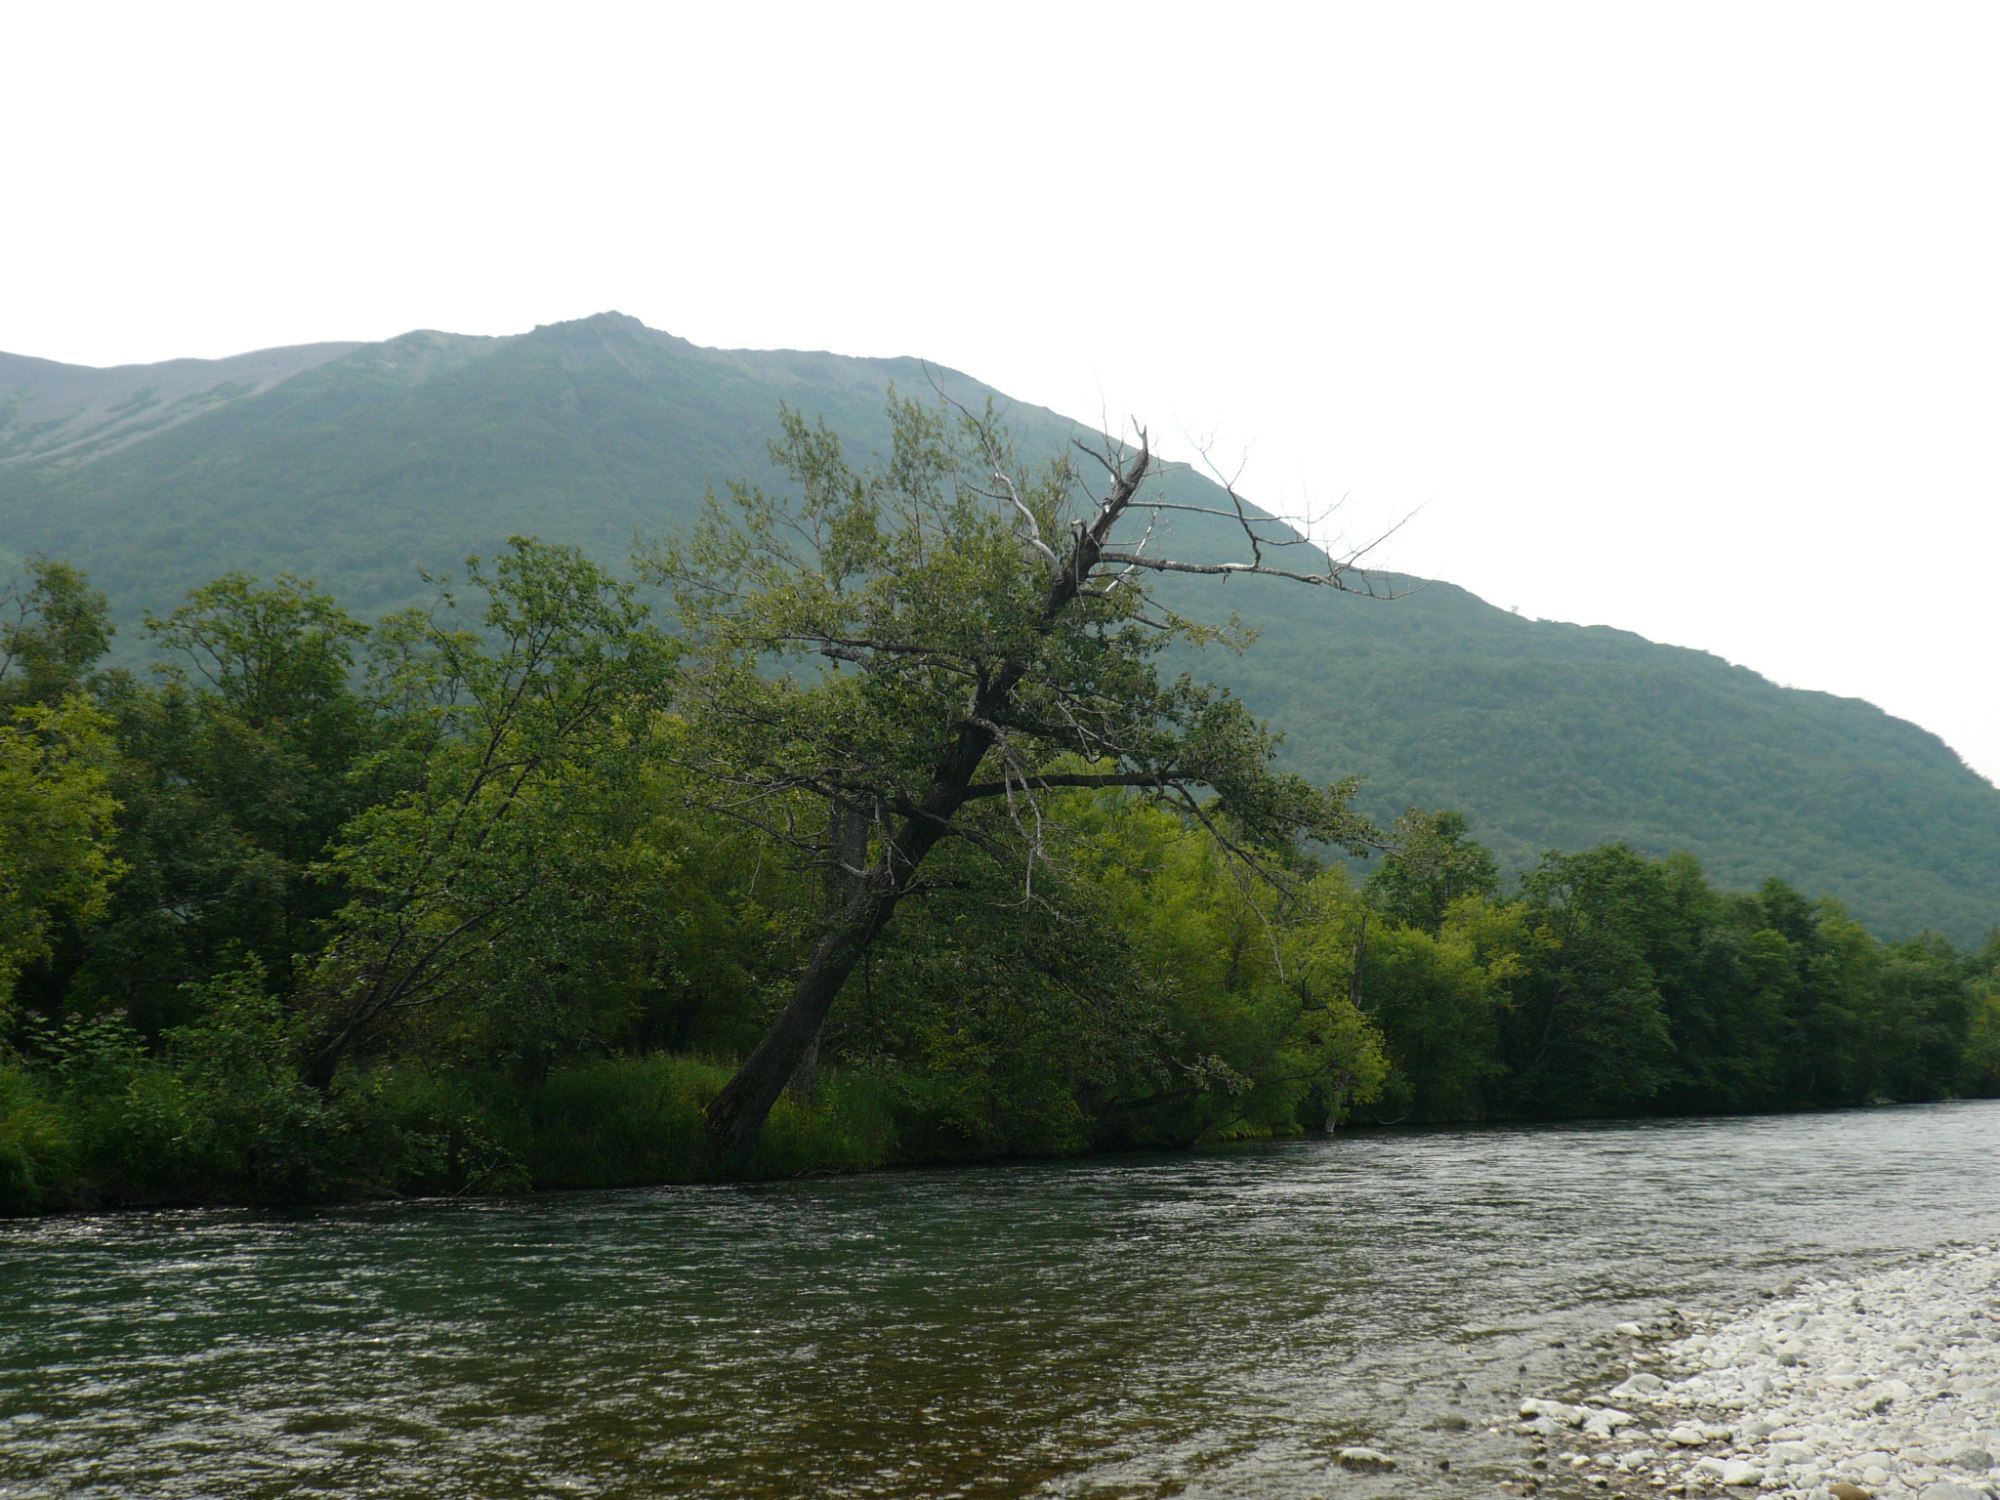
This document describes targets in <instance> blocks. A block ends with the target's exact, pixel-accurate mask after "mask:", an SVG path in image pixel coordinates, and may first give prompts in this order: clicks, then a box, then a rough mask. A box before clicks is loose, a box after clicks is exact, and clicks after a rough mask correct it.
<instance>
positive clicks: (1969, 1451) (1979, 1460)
mask: <svg viewBox="0 0 2000 1500" xmlns="http://www.w3.org/2000/svg"><path fill="white" fill-rule="evenodd" d="M1951 1461H1952V1463H1953V1464H1954V1465H1955V1466H1956V1467H1958V1468H1961V1469H1990V1468H1992V1467H1993V1455H1992V1454H1990V1453H1988V1452H1987V1451H1986V1450H1985V1449H1984V1448H1972V1447H1966V1448H1961V1449H1959V1450H1958V1452H1956V1453H1954V1454H1952V1456H1951Z"/></svg>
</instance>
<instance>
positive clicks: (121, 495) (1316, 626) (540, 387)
mask: <svg viewBox="0 0 2000 1500" xmlns="http://www.w3.org/2000/svg"><path fill="white" fill-rule="evenodd" d="M929 378H930V376H929V375H928V374H927V372H926V370H925V368H924V367H923V366H922V365H921V364H920V363H919V362H917V361H915V360H864V359H850V358H844V357H841V356H836V355H829V354H812V353H794V352H748V351H722V350H710V349H700V348H697V347H695V346H694V345H692V344H689V343H687V342H686V341H684V340H681V339H677V338H674V337H672V336H671V335H668V334H664V333H659V332H656V331H654V330H650V329H646V328H644V327H643V326H641V325H640V324H638V323H637V322H636V321H634V320H632V319H630V318H625V317H621V316H619V315H617V314H603V315H600V316H598V317H595V318H588V319H583V320H580V321H578V322H573V323H564V324H554V325H550V326H547V327H543V328H538V329H536V330H534V331H533V332H532V333H527V334H521V335H516V336H512V337H507V338H471V337H462V336H458V335H452V334H443V333H431V332H420V333H411V334H407V335H404V336H403V337H401V338H398V339H392V340H389V341H387V342H384V343H379V344H365V345H350V344H321V345H312V346H305V347H301V348H297V349H281V350H270V351H264V352H261V353H257V354H250V355H243V356H239V357H237V358H235V359H231V360H218V361H195V360H182V361H174V362H171V363H168V364H163V365H153V366H127V367H122V368H119V369H115V370H103V371H99V370H85V369H81V368H79V367H75V366H64V365H58V364H53V363H50V362H48V361H44V360H35V359H26V358H20V357H16V356H6V355H0V563H5V562H8V561H11V560H12V558H13V557H18V556H21V555H25V554H28V553H30V552H37V551H39V552H45V553H49V554H51V555H54V556H59V557H64V558H67V559H70V560H72V561H74V562H76V563H77V564H79V565H81V566H83V567H85V568H87V569H89V571H90V573H91V576H92V578H93V580H94V581H95V582H96V583H97V584H98V585H99V586H100V587H102V588H104V589H105V590H106V591H107V592H108V593H109V594H110V595H111V598H112V602H113V605H114V608H115V610H116V612H117V613H118V615H119V617H120V619H121V620H122V621H124V622H125V623H126V626H127V630H126V640H125V649H126V651H127V652H130V651H131V650H132V649H133V647H134V638H135V632H134V631H133V630H132V629H131V625H132V623H133V622H135V621H136V619H137V617H138V614H139V611H140V610H141V609H142V608H151V609H155V610H159V609H164V608H166V607H168V606H170V605H171V604H172V603H173V602H174V601H175V600H177V599H178V598H179V596H180V595H181V593H182V592H183V591H185V590H186V589H187V588H188V587H190V586H193V585H195V584H197V583H201V582H204V581H206V580H207V579H209V578H211V577H213V576H214V575H215V574H217V573H220V572H222V571H224V570H226V569H230V568H242V569H246V570H248V571H251V572H254V573H260V574H271V573H275V572H278V571H285V570H288V571H293V572H298V573H301V574H305V575H307V576H310V577H314V578H316V579H317V580H319V582H320V583H321V584H323V585H325V586H326V587H327V588H329V589H330V590H332V591H333V592H334V593H336V594H337V595H339V596H340V597H341V598H342V599H343V600H344V601H345V602H346V603H348V604H349V605H350V606H351V607H353V608H355V609H357V610H360V611H363V612H375V611H380V610H384V609H387V608H391V607H394V606H397V605H400V604H403V603H408V602H412V601H415V600H418V599H421V598H424V597H426V596H427V594H428V589H427V588H426V587H425V586H424V585H423V584H422V583H421V582H420V580H419V579H418V576H417V574H418V570H419V569H420V568H429V569H433V570H436V569H451V568H453V567H455V566H457V565H458V563H459V562H460V560H461V559H462V558H463V557H464V556H465V554H466V553H468V552H484V553H490V552H492V551H493V550H495V549H496V548H497V547H498V546H499V545H500V544H501V543H502V541H503V540H504V539H505V538H506V537H507V536H508V535H509V534H512V533H520V532H525V533H533V534H538V535H541V536H543V537H546V538H549V539H551V540H557V541H566V542H573V543H576V544H578V545H581V546H583V547H585V548H587V549H589V550H590V551H592V552H593V553H596V554H597V555H599V556H601V557H603V558H605V559H607V560H614V561H615V560H617V559H619V558H621V557H622V556H623V555H624V554H625V553H626V552H627V551H628V549H629V548H630V545H631V543H632V540H633V537H634V536H635V534H638V535H651V534H656V533H658V532H659V531H661V530H663V529H665V528H667V527H669V526H672V525H674V524H676V523H677V522H679V521H681V520H683V519H685V518H686V517H688V516H689V515H690V514H691V512H692V509H693V507H694V505H695V504H696V502H697V501H698V500H699V498H700V496H701V493H702V491H703V488H704V487H705V486H706V485H709V484H711V483H713V484H717V485H720V484H721V483H722V482H724V481H726V480H728V479H730V478H732V477H740V476H748V477H751V478H756V479H762V478H764V477H765V474H766V470H767V465H766V459H765V451H764V448H765V442H766V440H767V439H768V438H769V437H771V436H772V435H774V434H775V433H776V431H777V430H778V408H779V403H780V402H788V403H790V404H791V405H792V406H794V407H796V408H798V409H801V410H803V411H806V412H815V413H822V414H824V415H825V417H826V418H827V420H828V421H829V422H830V423H831V424H832V425H833V426H834V427H836V428H837V429H839V430H840V431H841V432H842V433H843V434H845V435H847V436H848V437H849V439H850V440H851V441H852V442H853V443H854V444H855V445H856V446H857V447H860V448H862V449H866V448H869V447H874V446H879V445H880V444H881V443H882V442H883V440H884V437H885V434H886V430H887V429H886V423H885V421H884V418H883V411H882V393H883V390H884V389H885V387H886V386H887V385H888V384H889V383H891V382H894V383H896V384H897V385H898V386H899V387H900V388H901V389H902V390H904V391H905V392H906V393H916V394H919V395H921V394H923V393H924V392H925V391H926V390H927V389H928V385H927V382H928V380H929ZM936 378H937V379H938V380H940V381H941V382H943V383H945V384H946V386H947V388H948V389H950V390H951V391H952V393H953V394H954V395H957V396H959V397H960V398H962V399H967V400H969V401H974V402H977V401H980V400H983V399H984V398H985V396H986V395H987V394H989V392H988V391H987V390H986V388H985V387H983V386H980V385H979V384H978V383H977V382H974V381H972V380H969V379H967V378H965V377H963V376H959V375H957V374H955V373H952V372H948V371H945V372H938V373H937V375H936ZM1011 419H1012V422H1013V425H1014V427H1015V430H1016V432H1017V433H1018V434H1019V435H1020V437H1021V438H1022V440H1023V443H1024V445H1026V446H1028V447H1030V448H1035V449H1047V448H1053V447H1055V446H1056V445H1058V444H1059V443H1060V442H1062V441H1063V440H1064V439H1065V438H1066V436H1067V434H1068V432H1069V431H1070V424H1068V423H1067V422H1066V421H1064V420H1063V419H1060V418H1058V417H1056V416H1055V415H1053V414H1052V413H1049V412H1046V411H1042V410H1040V409H1038V408H1028V407H1016V408H1012V409H1011ZM1175 483H1177V484H1178V485H1180V486H1183V487H1185V488H1186V489H1187V491H1188V493H1189V494H1190V495H1192V494H1195V493H1197V492H1199V491H1200V490H1202V489H1203V488H1204V484H1203V481H1201V480H1200V479H1198V478H1197V477H1195V476H1192V475H1183V476H1180V477H1179V478H1178V479H1177V480H1176V481H1175ZM1210 493H1212V491H1210ZM1183 540H1184V544H1186V545H1199V542H1200V538H1198V537H1185V538H1184V539H1183ZM1182 592H1183V594H1184V596H1185V597H1186V598H1187V599H1188V603H1189V607H1190V608H1193V609H1200V610H1205V611H1208V612H1211V613H1213V612H1219V611H1222V610H1226V609H1228V608H1234V609H1237V610H1239V611H1240V612H1241V613H1242V615H1243V617H1244V619H1245V620H1246V621H1248V622H1250V623H1252V624H1255V625H1257V626H1259V627H1261V628H1262V630H1263V632H1264V637H1263V639H1262V641H1261V642H1260V643H1259V644H1258V646H1257V647H1256V648H1255V649H1254V650H1253V651H1251V652H1250V653H1248V654H1246V655H1244V656H1241V657H1236V656H1230V655H1227V654H1217V655H1215V656H1214V657H1213V658H1212V660H1210V661H1209V662H1206V663H1203V664H1200V665H1199V669H1200V670H1203V671H1206V672H1208V673H1210V674H1212V675H1214V676H1216V677H1217V678H1219V679H1220V680H1222V681H1225V682H1227V683H1229V684H1231V685H1232V686H1234V687H1235V688H1236V689H1237V690H1238V691H1239V692H1241V693H1242V694H1243V696H1244V697H1245V698H1247V699H1248V700H1249V701H1250V703H1251V704H1252V706H1253V707H1255V708H1256V709H1257V710H1258V711H1259V712H1261V713H1263V714H1265V715H1266V716H1268V717H1269V718H1271V719H1272V720H1273V721H1274V722H1275V723H1276V724H1277V725H1279V726H1280V727H1281V728H1283V729H1284V730H1285V731H1286V733H1287V735H1288V745H1287V754H1288V757H1289V758H1290V760H1291V761H1292V762H1293V764H1294V765H1295V766H1296V767H1297V768H1299V769H1301V770H1305V771H1309V772H1311V773H1313V774H1316V775H1322V776H1336V775H1345V774H1348V773H1359V774H1361V775H1363V776H1365V777H1366V778H1367V784H1366V788H1365V791H1364V794H1363V804H1364V806H1366V807H1367V808H1368V809H1369V810H1370V811H1372V812H1375V813H1376V814H1378V815H1382V816H1388V815H1393V813H1394V812H1395V811H1396V810H1398V809H1399V808H1401V807H1402V806H1404V805H1406V804H1409V803H1413V802H1414V803H1418V804H1422V805H1426V806H1431V807H1456V808H1459V809H1461V810H1463V811H1464V812H1465V813H1467V814H1468V815H1469V816H1470V817H1471V819H1472V820H1473V824H1474V828H1475V832H1476V833H1477V835H1478V836H1479V837H1481V838H1482V839H1484V840H1485V841H1487V842H1488V843H1490V844H1492V845H1493V846H1494V847H1495V849H1496V850H1497V851H1498V852H1499V853H1500V854H1501V855H1502V856H1503V857H1504V858H1505V859H1506V860H1507V861H1508V862H1510V863H1512V864H1514V865H1517V866H1518V865H1523V864H1526V863H1529V862H1531V861H1532V860H1533V859H1534V858H1536V857H1537V856H1538V855H1539V854H1540V853H1541V852H1542V851H1543V850H1545V849H1548V848H1552V847H1560V848H1567V849H1580V848H1584V847H1587V846H1590V845H1593V844H1596V843H1600V842H1603V841H1605V840H1607V839H1616V838H1624V839H1628V840H1630V841H1631V842H1632V843H1634V844H1635V845H1637V846H1638V847H1640V848H1642V849H1645V850H1648V851H1653V852H1666V851H1669V850H1673V849H1687V850H1690V851H1692V852H1693V853H1695V854H1696V855H1698V856H1699V857H1700V858H1701V860H1702V861H1703V863H1704V864H1705V865H1706V866H1707V867H1708V868H1709V870H1710V871H1711V872H1712V874H1713V875H1714V876H1715V877H1716V878H1717V879H1718V881H1720V882H1721V883H1723V884H1737V885H1742V884H1751V883H1754V882H1756V881H1758V880H1761V879H1762V878H1764V877H1765V876H1767V875H1772V874H1776V875H1781V876H1784V877H1785V878H1787V879H1789V880H1792V881H1793V882H1795V883H1796V884H1798V885H1800V886H1801V887H1802V888H1803V889H1805V890H1807V891H1808V892H1811V893H1821V892H1825V893H1831V894H1834V895H1837V896H1839V897H1840V898H1841V899H1842V900H1844V901H1846V902H1847V903H1848V904H1849V905H1850V906H1851V907H1852V908H1853V909H1854V911H1855V912H1856V913H1857V914H1858V915H1860V916H1861V917H1862V918H1863V919H1864V920H1866V921H1867V922H1868V923H1869V924H1870V925H1871V926H1872V927H1874V928H1875V929H1876V930H1877V931H1878V932H1879V933H1881V934H1882V935H1883V936H1886V937H1898V936H1904V935H1907V934H1908V933H1910V932H1913V931H1915V930H1916V929H1917V928H1919V927H1921V926H1925V925H1929V926H1934V927H1937V928H1939V929H1941V930H1943V931H1944V932H1946V933H1947V934H1949V935H1950V936H1952V937H1953V938H1954V939H1956V940H1959V941H1972V940H1975V939H1977V938H1978V937H1979V936H1980V935H1981V934H1982V933H1983V932H1984V931H1985V930H1986V929H1987V928H1988V927H1989V926H1992V925H1993V924H1994V923H1996V922H2000V791H1996V790H1995V789H1994V788H1993V787H1992V786H1991V785H1989V784H1988V783H1987V782H1985V781H1984V780H1983V779H1982V778H1980V777H1979V776H1977V775H1975V774H1974V773H1973V772H1971V771H1969V770H1968V769H1967V768H1966V767H1965V766H1964V765H1963V764H1962V763H1961V762H1960V761H1959V759H1958V757H1957V756H1956V755H1954V754H1953V753H1952V751H1951V750H1950V749H1949V748H1948V747H1947V746H1945V745H1944V744H1943V742H1942V741H1940V740H1938V739H1937V738H1936V737H1935V736H1934V735H1931V734H1929V733H1927V732H1925V731H1924V730H1922V729H1919V728H1917V727H1916V726H1914V725H1911V724H1908V723H1904V722H1902V721H1900V720H1896V719H1892V718H1890V717H1889V716H1888V715H1886V714H1883V713H1882V712H1880V711H1879V710H1877V709H1875V708H1873V707H1872V706H1870V705H1868V704H1866V703H1862V702H1859V701H1856V700H1852V699H1841V698H1835V697H1831V696H1828V695H1826V694H1820V693H1809V692H1800V691H1795V690H1791V689H1786V688H1781V687H1778V686H1776V685H1775V684H1773V683H1770V682H1768V681H1766V680H1765V679H1763V678H1761V677H1759V676H1757V675H1756V674H1755V673H1753V672H1750V671H1748V670H1746V669H1743V668H1740V667H1732V666H1730V665H1728V664H1727V663H1725V662H1723V661H1721V660H1720V659H1718V658H1716V657H1713V656H1709V655H1707V654H1705V653H1701V652H1695V651H1688V650H1683V649H1680V648H1676V647H1670V646H1661V645H1657V644H1654V643H1651V642H1648V641H1645V640H1643V639H1641V638H1640V637H1638V636H1634V635H1631V634H1628V633H1625V632H1622V631H1616V630H1610V629H1606V628H1602V627H1592V628H1583V627H1578V626H1573V625H1563V624H1556V623H1552V622H1544V621H1538V620H1531V619H1525V618H1521V617H1517V616H1514V615H1511V614H1509V613H1507V612H1505V611H1502V610H1498V609H1495V608H1493V607H1492V606H1490V605H1487V604H1485V603H1483V602H1482V601H1480V600H1479V599H1477V598H1475V597H1474V596H1472V595H1470V594H1468V593H1466V592H1464V591H1463V590H1461V589H1457V588H1454V587H1452V586H1451V585H1449V584H1443V583H1437V584H1432V585H1430V586H1428V587H1426V588H1423V589H1421V590H1418V591H1417V592H1415V593H1413V594H1411V595H1409V596H1407V597H1404V598H1401V599H1396V600H1389V601H1382V600H1370V599H1357V598H1349V597H1342V596H1330V595H1328V594H1327V593H1326V592H1325V591H1322V590H1309V589H1303V588H1297V587H1287V586H1285V585H1283V584H1281V583H1277V582H1274V581H1272V580H1268V579H1259V580H1240V581H1236V582H1233V583H1230V584H1227V585H1222V584H1215V583H1211V582H1207V581H1202V582H1198V583H1190V584H1188V585H1187V586H1186V587H1185V588H1184V589H1183V591H1182Z"/></svg>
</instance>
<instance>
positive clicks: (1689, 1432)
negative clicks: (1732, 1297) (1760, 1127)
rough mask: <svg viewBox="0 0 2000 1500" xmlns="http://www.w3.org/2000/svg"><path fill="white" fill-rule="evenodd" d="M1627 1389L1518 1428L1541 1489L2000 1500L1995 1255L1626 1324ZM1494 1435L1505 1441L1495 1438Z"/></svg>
mask: <svg viewBox="0 0 2000 1500" xmlns="http://www.w3.org/2000/svg"><path fill="white" fill-rule="evenodd" d="M1611 1337H1612V1338H1614V1339H1616V1340H1618V1341H1622V1342H1625V1343H1627V1344H1629V1346H1630V1356H1629V1359H1628V1360H1627V1361H1626V1365H1625V1374H1624V1378H1623V1379H1622V1380H1620V1381H1619V1382H1618V1383H1617V1384H1615V1385H1611V1386H1609V1388H1607V1389H1605V1390H1603V1391H1601V1392H1596V1393H1592V1394H1590V1395H1587V1396H1585V1397H1584V1399H1582V1400H1580V1401H1561V1400H1553V1399H1530V1400H1527V1401H1524V1402H1522V1403H1521V1406H1520V1408H1519V1411H1518V1413H1517V1414H1515V1415H1514V1417H1513V1422H1514V1426H1513V1429H1512V1430H1514V1431H1515V1432H1517V1433H1519V1434H1520V1435H1521V1436H1523V1437H1527V1438H1529V1439H1530V1440H1531V1442H1532V1444H1533V1445H1534V1447H1535V1449H1536V1451H1537V1453H1538V1454H1539V1457H1538V1460H1537V1467H1538V1468H1539V1470H1540V1472H1539V1473H1538V1474H1537V1475H1536V1476H1535V1477H1534V1479H1532V1480H1530V1481H1529V1483H1530V1485H1531V1486H1534V1487H1541V1488H1544V1489H1546V1490H1548V1491H1551V1492H1554V1491H1571V1490H1589V1491H1600V1492H1606V1493H1611V1494H1625V1495H1643V1494H1661V1493H1665V1494H1678V1495H1708V1494H1716V1495H1725V1494H1734V1495H1739V1496H1744V1497H1749V1496H1753V1495H1765V1496H1772V1497H1776V1500H1792V1497H1798V1500H1808V1497H1810V1500H2000V1467H1996V1464H2000V1252H1996V1250H1995V1248H1994V1247H1993V1246H1990V1245H1978V1246H1958V1247H1953V1248H1950V1249H1945V1250H1940V1251H1937V1252H1935V1253H1932V1254H1930V1255H1926V1256H1922V1257H1919V1258H1917V1259H1913V1260H1908V1261H1903V1262H1900V1263H1898V1264H1894V1265H1890V1266H1887V1267H1884V1268H1880V1269H1877V1270H1873V1271H1869V1272H1866V1273H1862V1274H1859V1275H1856V1276H1855V1277H1853V1278H1852V1279H1828V1280H1810V1281H1802V1282H1799V1283H1796V1284H1794V1285H1793V1286H1791V1287H1788V1288H1787V1289H1786V1290H1785V1291H1783V1292H1782V1293H1779V1294H1776V1295H1773V1296H1771V1297H1769V1298H1768V1300H1766V1301H1764V1302H1762V1303H1760V1304H1758V1305H1757V1306H1756V1307H1754V1308H1752V1309H1751V1310H1749V1311H1747V1312H1744V1313H1741V1314H1739V1315H1736V1316H1733V1317H1728V1318H1723V1319H1717V1320H1712V1321H1701V1322H1690V1321H1688V1320H1686V1319H1684V1318H1682V1317H1681V1316H1680V1315H1679V1314H1678V1313H1672V1312H1670V1313H1666V1314H1663V1315H1661V1316H1660V1317H1658V1318H1655V1319H1653V1320H1652V1321H1650V1322H1647V1323H1644V1324H1639V1323H1624V1324H1620V1325H1619V1326H1618V1328H1617V1329H1616V1330H1615V1331H1614V1332H1613V1334H1612V1335H1611ZM1497 1430H1501V1431H1504V1430H1507V1429H1505V1428H1499V1429H1497Z"/></svg>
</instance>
